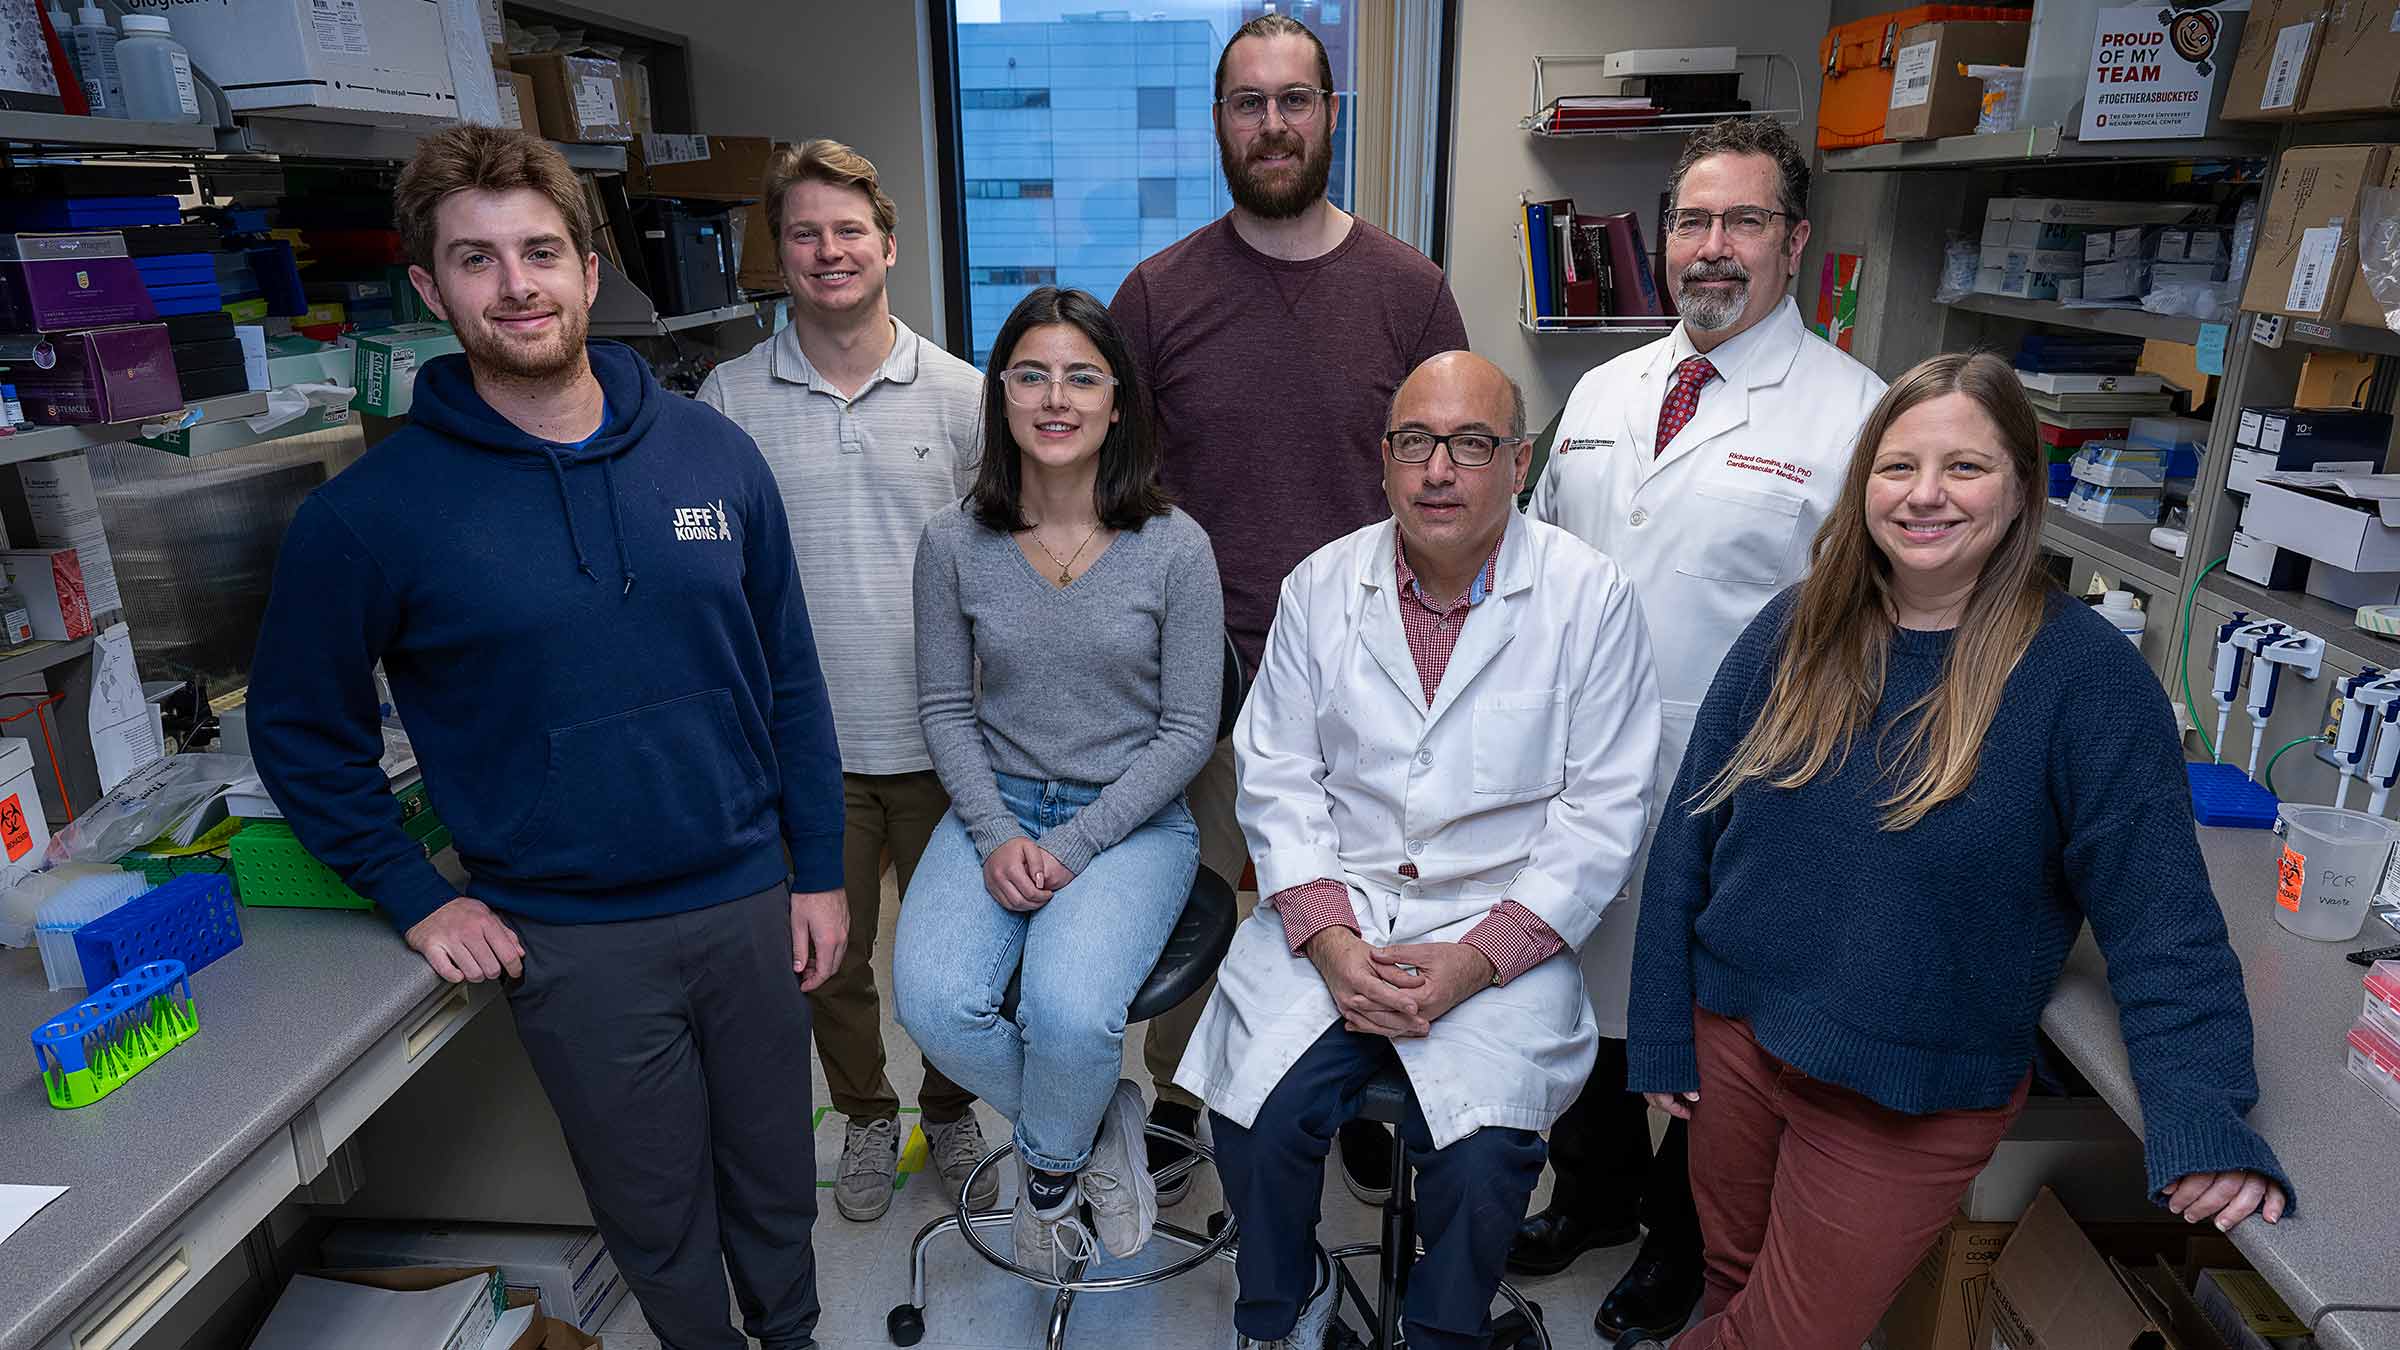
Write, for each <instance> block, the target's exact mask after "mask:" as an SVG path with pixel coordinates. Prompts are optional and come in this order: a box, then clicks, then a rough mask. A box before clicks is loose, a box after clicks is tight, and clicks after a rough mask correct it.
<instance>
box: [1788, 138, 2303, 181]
mask: <svg viewBox="0 0 2400 1350" xmlns="http://www.w3.org/2000/svg"><path fill="white" fill-rule="evenodd" d="M2269 148H2270V145H2269V141H2268V139H2267V138H2266V137H2258V138H2251V137H2210V138H2202V139H2193V140H2176V141H2079V140H2077V139H2075V138H2074V137H2073V136H2070V135H2069V134H2067V131H2066V129H2065V128H2063V127H2028V128H2025V129H2023V130H2020V131H2005V132H1998V133H1994V134H1991V135H1985V136H1946V137H1943V138H1942V139H1940V140H1937V141H1886V142H1884V143H1883V144H1881V145H1862V146H1858V147H1856V148H1853V149H1849V150H1828V151H1826V152H1825V168H1826V170H1827V171H1828V172H1835V173H1840V172H1857V171H1861V170H1878V169H2007V168H2015V167H2019V166H2022V165H2027V164H2050V163H2065V164H2126V163H2135V162H2141V161H2154V160H2168V161H2173V160H2197V159H2245V158H2252V157H2263V156H2265V155H2266V154H2267V152H2268V150H2269Z"/></svg>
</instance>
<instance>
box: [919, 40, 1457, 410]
mask: <svg viewBox="0 0 2400 1350" xmlns="http://www.w3.org/2000/svg"><path fill="white" fill-rule="evenodd" d="M1401 3H1403V4H1409V5H1415V4H1417V3H1420V0H1401ZM932 5H933V8H932V14H933V19H934V23H935V33H936V35H937V37H940V36H943V35H944V34H945V33H946V35H947V37H948V39H949V42H948V46H947V52H946V56H947V60H948V69H947V70H946V71H944V72H941V73H942V75H943V79H942V80H941V81H940V84H939V85H937V93H936V96H937V98H941V99H943V100H945V101H947V102H949V104H950V106H951V107H952V108H953V109H955V115H954V116H946V117H944V118H943V121H944V122H946V123H948V124H949V125H952V126H955V127H956V128H957V134H956V136H955V137H954V138H951V139H954V141H955V144H954V145H950V144H945V146H944V147H943V154H944V160H945V162H944V165H943V170H944V173H943V176H944V179H945V182H946V187H945V189H944V193H945V196H946V198H947V201H946V202H945V210H944V213H943V216H944V220H945V222H946V228H947V229H948V230H949V231H950V234H951V237H950V239H949V240H948V241H947V248H948V254H949V257H948V263H947V268H948V276H949V278H950V280H951V285H950V286H949V287H948V290H949V293H950V307H951V314H950V324H951V343H950V345H951V349H952V350H954V351H956V352H958V353H959V354H960V355H962V356H968V357H969V358H970V359H971V360H973V361H974V362H975V363H976V364H977V365H984V364H987V363H988V362H989V360H990V358H991V351H990V347H991V342H992V340H993V339H994V338H995V337H997V336H998V335H999V331H1000V325H1001V323H1002V321H1004V320H1005V319H1007V317H1008V312H1009V310H1010V309H1012V308H1014V307H1015V305H1016V303H1017V301H1018V300H1020V299H1022V298H1024V295H1025V292H1026V291H1027V290H1029V289H1030V288H1031V287H1032V286H1034V285H1037V284H1045V283H1037V282H1031V281H1027V282H1023V283H1013V282H1003V281H1000V280H998V278H1000V277H1002V276H1007V275H1017V274H1019V273H1022V274H1023V275H1026V276H1033V275H1037V274H1038V275H1041V276H1044V277H1046V278H1050V279H1051V281H1050V282H1049V283H1048V284H1056V285H1060V286H1072V287H1078V288H1081V289H1083V290H1087V291H1090V292H1092V293H1093V294H1094V295H1097V296H1098V297H1100V299H1102V300H1104V301H1105V300H1108V299H1110V298H1112V297H1113V296H1114V295H1115V294H1116V290H1117V286H1118V285H1119V284H1120V283H1121V282H1123V281H1124V279H1125V276H1126V274H1127V273H1129V272H1131V271H1132V270H1133V268H1134V266H1135V264H1137V263H1139V262H1140V261H1141V260H1142V259H1143V258H1146V257H1148V256H1149V255H1150V254H1152V253H1155V252H1157V251H1158V250H1159V249H1161V248H1164V247H1166V246H1167V245H1169V244H1171V243H1173V242H1175V241H1176V240H1177V239H1180V238H1182V237H1183V236H1184V235H1187V234H1189V233H1191V232H1192V231H1193V230H1196V229H1199V228H1200V227H1201V226H1203V225H1206V224H1208V223H1209V222H1210V221H1212V220H1215V219H1216V218H1217V217H1219V216H1221V215H1223V214H1224V213H1225V212H1226V211H1227V210H1228V209H1230V208H1231V207H1232V205H1233V199H1232V198H1231V196H1229V195H1228V194H1227V192H1226V190H1225V179H1224V172H1223V170H1222V168H1221V167H1220V165H1219V163H1218V159H1217V143H1216V132H1215V119H1214V117H1212V116H1211V110H1212V105H1213V103H1214V98H1215V90H1214V88H1213V81H1214V80H1215V78H1216V66H1217V57H1218V55H1219V53H1220V52H1221V51H1222V50H1223V48H1224V46H1225V41H1226V39H1227V38H1228V37H1229V36H1231V34H1232V33H1233V31H1234V30H1235V29H1236V28H1239V27H1240V26H1241V25H1242V24H1243V23H1244V22H1246V21H1248V20H1249V19H1251V18H1253V17H1256V16H1257V15H1258V14H1259V13H1260V12H1261V11H1262V8H1263V7H1262V5H1261V4H1260V3H1258V0H1150V3H1148V4H1145V5H1142V6H1139V7H1138V8H1134V7H1122V8H1117V7H1104V6H1101V5H1097V4H1094V3H1093V0H932ZM1438 7H1439V6H1438V4H1437V5H1436V8H1437V9H1438ZM1276 8H1278V9H1279V10H1282V11H1283V12H1286V13H1290V14H1292V15H1294V16H1295V17H1297V18H1299V19H1300V20H1301V21H1302V22H1303V23H1306V24H1308V25H1309V27H1310V28H1312V29H1314V30H1315V32H1316V33H1317V36H1318V37H1319V38H1320V39H1322V40H1323V41H1324V43H1325V48H1326V54H1327V55H1328V56H1329V57H1330V58H1331V59H1332V62H1333V83H1334V86H1335V87H1336V88H1337V89H1340V90H1344V91H1349V90H1354V89H1356V88H1357V87H1358V83H1357V79H1356V66H1357V62H1358V57H1357V55H1356V51H1357V46H1358V41H1359V22H1360V20H1359V13H1358V10H1359V7H1358V6H1357V5H1355V4H1341V3H1333V2H1332V0H1295V2H1294V3H1292V4H1290V5H1278V6H1276ZM1385 59H1386V60H1388V56H1387V57H1386V58H1385ZM942 60H943V56H940V55H937V57H936V62H937V66H938V64H939V63H940V62H941V61H942ZM1358 107H1359V105H1358V104H1356V103H1346V104H1345V106H1344V107H1343V110H1342V118H1341V122H1340V126H1339V128H1338V130H1337V132H1336V135H1335V138H1334V143H1333V167H1332V173H1331V175H1330V179H1329V182H1328V187H1327V195H1328V196H1329V197H1331V198H1332V200H1333V201H1334V203H1335V204H1336V205H1339V206H1343V207H1348V206H1350V205H1351V204H1352V196H1353V172H1352V167H1351V160H1352V157H1353V153H1354V151H1353V148H1352V134H1353V133H1352V127H1353V123H1354V121H1355V118H1356V115H1357V110H1358ZM995 109H1006V110H1009V111H1007V112H1005V113H1001V114H997V115H996V114H995V113H994V112H993V110H995ZM1387 115H1388V114H1387ZM953 160H954V161H955V162H952V161H953Z"/></svg>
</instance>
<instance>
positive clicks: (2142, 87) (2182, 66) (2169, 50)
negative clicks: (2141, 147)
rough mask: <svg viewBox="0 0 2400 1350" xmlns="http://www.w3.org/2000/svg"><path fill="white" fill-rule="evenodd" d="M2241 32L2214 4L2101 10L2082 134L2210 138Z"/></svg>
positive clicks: (2086, 86) (2123, 137) (2087, 68)
mask: <svg viewBox="0 0 2400 1350" xmlns="http://www.w3.org/2000/svg"><path fill="white" fill-rule="evenodd" d="M2228 28H2230V29H2231V32H2230V33H2229V32H2228ZM2240 31H2241V28H2240V25H2239V23H2238V22H2237V23H2233V24H2230V25H2229V24H2228V23H2227V20H2226V16H2225V15H2224V14H2222V13H2220V12H2219V10H2217V9H2214V8H2209V9H2185V10H2180V11H2178V10H2174V9H2172V8H2170V7H2169V6H2166V5H2161V4H2156V3H2153V4H2147V5H2127V6H2125V7H2123V8H2121V9H2104V10H2101V11H2100V14H2099V17H2098V19H2097V21H2096V22H2095V23H2094V24H2093V27H2092V59H2091V62H2090V64H2088V65H2086V66H2085V67H2084V78H2083V129H2082V131H2081V133H2080V135H2081V137H2082V139H2084V140H2087V141H2124V140H2156V139H2160V138H2166V137H2180V136H2205V135H2207V134H2208V115H2209V113H2210V111H2211V110H2212V108H2213V107H2214V105H2215V101H2216V99H2215V93H2216V85H2217V81H2218V80H2219V78H2221V77H2222V75H2223V74H2224V71H2225V68H2226V67H2228V66H2230V65H2231V64H2232V62H2233V55H2234V48H2235V46H2236V42H2235V41H2234V35H2235V34H2239V33H2240Z"/></svg>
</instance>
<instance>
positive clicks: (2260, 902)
mask: <svg viewBox="0 0 2400 1350" xmlns="http://www.w3.org/2000/svg"><path fill="white" fill-rule="evenodd" d="M2200 847H2201V851H2202V852H2203V853H2204V854H2205V855H2206V857H2207V860H2208V873H2209V879H2210V881H2211V882H2212V883H2213V884H2214V886H2215V888H2216V892H2217V901H2218V903H2219V904H2220V905H2221V906H2223V908H2224V910H2225V924H2226V927H2227V928H2228V929H2229V930H2230V932H2231V934H2232V938H2233V949H2234V951H2235V952H2236V953H2237V954H2239V955H2240V957H2241V960H2242V982H2243V984H2244V986H2245V987H2246V988H2247V990H2248V993H2249V996H2250V1017H2251V1022H2252V1024H2253V1025H2254V1027H2255V1028H2256V1047H2257V1049H2256V1059H2257V1063H2258V1085H2259V1104H2258V1106H2257V1107H2256V1108H2255V1109H2254V1110H2252V1111H2251V1113H2250V1123H2251V1125H2252V1126H2253V1127H2255V1128H2256V1129H2257V1130H2258V1132H2259V1134H2260V1135H2261V1136H2263V1137H2264V1138H2265V1139H2266V1141H2267V1143H2268V1144H2270V1145H2271V1146H2273V1148H2274V1149H2275V1154H2276V1156H2277V1157H2278V1158H2280V1159H2282V1161H2283V1165H2284V1168H2285V1170H2286V1171H2288V1172H2289V1173H2290V1174H2291V1178H2292V1184H2293V1185H2294V1186H2295V1187H2297V1188H2298V1189H2299V1192H2300V1210H2301V1212H2300V1213H2299V1214H2297V1215H2294V1216H2291V1217H2287V1218H2286V1219H2284V1221H2283V1222H2282V1223H2281V1224H2278V1225H2275V1226H2273V1227H2269V1226H2268V1225H2266V1224H2264V1223H2259V1222H2256V1221H2252V1222H2248V1223H2244V1224H2242V1225H2240V1226H2239V1227H2237V1228H2235V1229H2234V1231H2233V1238H2234V1242H2235V1243H2236V1244H2237V1245H2239V1246H2240V1247H2241V1249H2242V1252H2243V1254H2244V1255H2245V1256H2247V1257H2249V1258H2250V1261H2251V1263H2252V1264H2254V1265H2256V1266H2257V1267H2258V1269H2259V1271H2260V1272H2261V1273H2262V1274H2264V1275H2265V1276H2266V1277H2267V1279H2268V1280H2269V1281H2270V1282H2272V1283H2273V1284H2274V1286H2275V1288H2276V1289H2277V1291H2278V1292H2280V1293H2281V1294H2282V1295H2283V1297H2284V1300H2285V1301H2286V1302H2288V1303H2290V1304H2291V1306H2292V1311H2293V1312H2295V1313H2297V1314H2299V1316H2300V1317H2302V1318H2303V1319H2305V1320H2307V1321H2310V1322H2312V1323H2313V1322H2315V1321H2316V1320H2317V1319H2318V1318H2319V1317H2321V1316H2323V1315H2324V1314H2325V1311H2326V1310H2327V1309H2328V1308H2334V1307H2370V1308H2382V1307H2400V1266H2395V1265H2394V1253H2400V1115H2395V1114H2394V1113H2393V1111H2392V1108H2391V1107H2390V1106H2388V1105H2386V1104H2385V1103H2384V1102H2383V1101H2382V1099H2381V1098H2379V1097H2377V1096H2376V1095H2375V1094H2374V1093H2372V1092H2371V1091H2369V1090H2368V1089H2367V1088H2366V1086H2365V1085H2363V1084H2361V1083H2358V1082H2356V1081H2355V1080H2353V1079H2352V1078H2350V1076H2349V1074H2348V1073H2347V1071H2346V1070H2345V1067H2344V1066H2345V1062H2346V1057H2347V1053H2348V1047H2347V1044H2346V1042H2345V1040H2344V1038H2345V1037H2346V1036H2347V1035H2348V1034H2349V1031H2350V1025H2351V1023H2353V1022H2355V1021H2356V1020H2357V1019H2358V1011H2359V1000H2360V996H2361V992H2362V991H2361V988H2360V985H2359V977H2360V976H2362V975H2364V974H2365V973H2366V972H2365V971H2363V970H2362V969H2360V968H2359V967H2358V966H2355V965H2352V964H2351V963H2350V962H2348V961H2346V960H2344V959H2343V957H2344V955H2345V954H2346V953H2348V952H2351V951H2355V950H2357V949H2359V948H2361V947H2366V946H2390V945H2392V944H2393V943H2395V942H2400V935H2396V934H2394V933H2393V932H2392V931H2391V929H2390V928H2389V927H2388V926H2386V925H2385V924H2384V923H2383V922H2382V921H2381V920H2372V919H2371V920H2369V923H2370V924H2371V925H2372V926H2371V928H2370V929H2369V930H2368V931H2366V932H2363V933H2361V934H2360V935H2359V937H2358V939H2357V940H2356V941H2353V942H2312V941H2310V940H2309V939H2307V938H2303V937H2298V936H2296V935H2294V934H2291V933H2287V932H2285V931H2284V929H2283V927H2282V926H2281V925H2280V924H2278V923H2276V922H2275V919H2274V916H2273V914H2272V913H2271V912H2270V910H2271V909H2272V907H2273V905H2274V903H2275V902H2274V899H2273V889H2274V885H2273V882H2274V873H2275V859H2276V858H2277V856H2278V855H2279V851H2280V847H2281V846H2280V844H2279V843H2278V841H2277V840H2276V839H2275V837H2274V836H2273V835H2272V834H2270V833H2269V832H2267V831H2265V830H2213V829H2204V830H2202V831H2200ZM2042 1029H2043V1030H2045V1031H2047V1032H2049V1033H2050V1037H2051V1039H2052V1040H2054V1041H2056V1042H2057V1043H2058V1045H2059V1048H2060V1049H2062V1050H2064V1051H2066V1053H2067V1056H2068V1058H2070V1059H2072V1060H2074V1061H2075V1064H2076V1066H2077V1067H2078V1068H2080V1069H2081V1070H2082V1071H2083V1073H2084V1076H2085V1077H2087V1078H2089V1079H2091V1081H2092V1084H2093V1086H2094V1087H2096V1088H2098V1089H2099V1091H2100V1095H2101V1096H2103V1097H2105V1098H2107V1099H2108V1103H2109V1105H2110V1106H2112V1107H2114V1108H2115V1109H2116V1111H2117V1114H2119V1115H2121V1116H2123V1117H2124V1118H2125V1120H2126V1123H2128V1124H2130V1125H2132V1126H2133V1127H2134V1128H2135V1129H2136V1130H2137V1131H2138V1130H2139V1129H2140V1128H2141V1119H2142V1115H2141V1107H2140V1104H2139V1103H2138V1102H2136V1100H2135V1099H2134V1092H2133V1076H2132V1073H2131V1072H2130V1070H2129V1069H2128V1067H2127V1065H2126V1060H2125V1040H2124V1037H2123V1035H2122V1033H2121V1031H2120V1029H2119V1027H2118V1024H2117V1005H2116V1000H2115V999H2114V998H2113V997H2111V996H2110V994H2109V990H2108V983H2107V966H2106V963H2105V962H2104V961H2103V960H2102V958H2101V956H2100V952H2099V949H2098V947H2097V946H2095V945H2094V944H2093V942H2092V939H2091V934H2090V932H2089V931H2088V930H2087V931H2086V932H2085V934H2084V937H2083V940H2082V941H2081V942H2080V943H2078V944H2077V945H2076V947H2075V950H2074V953H2073V954H2072V955H2071V956H2069V957H2068V959H2067V967H2066V970H2065V972H2064V973H2063V974H2062V975H2061V976H2060V978H2059V982H2058V991H2057V993H2056V994H2055V995H2054V996H2053V997H2052V998H2051V1000H2050V1006H2049V1007H2048V1008H2047V1009H2046V1010H2045V1011H2044V1012H2043V1013H2042Z"/></svg>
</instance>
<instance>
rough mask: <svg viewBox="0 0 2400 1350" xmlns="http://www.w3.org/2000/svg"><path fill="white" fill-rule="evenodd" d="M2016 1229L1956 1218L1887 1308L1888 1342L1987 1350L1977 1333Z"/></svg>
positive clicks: (1912, 1349)
mask: <svg viewBox="0 0 2400 1350" xmlns="http://www.w3.org/2000/svg"><path fill="white" fill-rule="evenodd" d="M2016 1228H2017V1226H2016V1225H2015V1224H2014V1223H1977V1222H1976V1221H1975V1220H1973V1219H1970V1218H1968V1217H1966V1216H1965V1215H1963V1214H1962V1215H1959V1216H1958V1217H1956V1218H1954V1219H1952V1220H1951V1221H1950V1226H1949V1227H1947V1228H1944V1229H1943V1230H1942V1235H1941V1236H1940V1237H1938V1238H1936V1239H1934V1243H1933V1247H1932V1249H1931V1250H1929V1251H1927V1252H1926V1253H1925V1259H1924V1260H1923V1261H1920V1262H1918V1263H1917V1268H1916V1269H1915V1270H1914V1271H1911V1272H1910V1273H1909V1277H1908V1283H1906V1284H1903V1285H1901V1286H1900V1293H1899V1295H1898V1296H1897V1297H1895V1298H1894V1299H1893V1300H1892V1306H1891V1307H1890V1308H1889V1309H1886V1310H1885V1312H1884V1314H1883V1335H1884V1343H1885V1344H1886V1345H1888V1346H1889V1347H1890V1348H1891V1350H1981V1347H1980V1346H1979V1345H1977V1343H1976V1340H1975V1331H1976V1327H1977V1324H1978V1322H1979V1321H1980V1319H1981V1316H1982V1313H1983V1305H1984V1301H1985V1300H1986V1299H1987V1298H1989V1297H1990V1294H1991V1287H1992V1263H1993V1262H1995V1261H1997V1260H1999V1259H2000V1250H2001V1248H2003V1247H2005V1246H2007V1245H2008V1236H2009V1234H2011V1233H2013V1232H2015V1231H2016Z"/></svg>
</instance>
